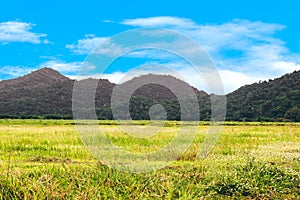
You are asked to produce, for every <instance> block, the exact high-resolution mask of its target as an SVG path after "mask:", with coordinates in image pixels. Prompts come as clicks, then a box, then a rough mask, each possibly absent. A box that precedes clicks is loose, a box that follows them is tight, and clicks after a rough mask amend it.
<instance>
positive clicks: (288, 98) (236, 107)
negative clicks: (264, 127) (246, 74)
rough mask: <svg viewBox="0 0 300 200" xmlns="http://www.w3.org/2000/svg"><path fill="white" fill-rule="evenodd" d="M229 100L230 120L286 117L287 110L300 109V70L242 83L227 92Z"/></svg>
mask: <svg viewBox="0 0 300 200" xmlns="http://www.w3.org/2000/svg"><path fill="white" fill-rule="evenodd" d="M227 102H228V104H227V118H228V119H231V120H241V119H246V120H261V119H274V118H275V119H280V118H284V117H285V114H286V112H287V111H288V110H290V109H292V108H293V107H298V108H300V71H295V72H293V73H290V74H286V75H284V76H282V77H280V78H277V79H274V80H269V81H268V82H267V81H264V82H260V83H254V84H251V85H246V86H243V87H241V88H239V89H238V90H236V91H234V92H232V93H230V94H228V95H227Z"/></svg>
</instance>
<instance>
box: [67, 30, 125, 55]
mask: <svg viewBox="0 0 300 200" xmlns="http://www.w3.org/2000/svg"><path fill="white" fill-rule="evenodd" d="M100 45H101V46H100ZM66 48H68V49H70V50H71V51H72V52H73V53H75V54H79V55H85V54H89V53H91V52H93V53H94V54H99V55H100V54H102V55H112V56H113V55H119V54H120V53H122V52H123V50H124V49H123V48H122V47H120V46H118V45H116V44H114V43H113V42H112V41H111V39H110V38H109V37H96V36H95V35H93V34H86V35H85V38H83V39H80V40H78V42H77V44H68V45H66Z"/></svg>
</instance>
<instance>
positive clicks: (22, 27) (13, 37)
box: [0, 21, 49, 44]
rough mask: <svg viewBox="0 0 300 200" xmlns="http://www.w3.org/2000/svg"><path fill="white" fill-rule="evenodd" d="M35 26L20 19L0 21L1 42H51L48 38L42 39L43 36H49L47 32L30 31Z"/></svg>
mask: <svg viewBox="0 0 300 200" xmlns="http://www.w3.org/2000/svg"><path fill="white" fill-rule="evenodd" d="M33 26H34V25H33V24H31V23H25V22H18V21H10V22H2V23H0V42H2V43H9V42H29V43H33V44H40V43H41V42H44V43H46V44H47V43H49V41H48V40H47V39H46V40H44V41H42V38H44V37H46V36H47V35H46V34H42V33H33V32H31V31H30V30H31V29H32V27H33Z"/></svg>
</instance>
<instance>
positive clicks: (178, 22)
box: [121, 16, 196, 28]
mask: <svg viewBox="0 0 300 200" xmlns="http://www.w3.org/2000/svg"><path fill="white" fill-rule="evenodd" d="M121 24H125V25H130V26H139V27H155V28H157V27H166V26H172V27H173V26H177V27H184V28H191V27H194V26H196V24H195V23H194V22H193V21H192V20H190V19H186V18H178V17H170V16H161V17H149V18H137V19H127V20H124V21H122V22H121Z"/></svg>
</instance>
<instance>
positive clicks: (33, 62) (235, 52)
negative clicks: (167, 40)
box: [0, 0, 300, 92]
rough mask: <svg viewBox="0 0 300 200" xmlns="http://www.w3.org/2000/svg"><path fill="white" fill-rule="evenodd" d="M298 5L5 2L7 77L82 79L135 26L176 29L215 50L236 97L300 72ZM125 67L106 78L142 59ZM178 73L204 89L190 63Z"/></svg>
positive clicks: (0, 48)
mask: <svg viewBox="0 0 300 200" xmlns="http://www.w3.org/2000/svg"><path fill="white" fill-rule="evenodd" d="M299 8H300V3H299V1H296V0H294V1H292V0H290V1H288V0H287V1H281V2H278V3H277V2H276V1H275V2H274V1H261V0H260V1H257V0H253V1H230V0H228V1H189V0H186V1H161V0H160V1H157V0H153V1H147V2H145V1H89V0H86V1H80V2H79V1H77V2H71V1H58V0H51V1H50V0H26V1H16V0H10V1H3V2H1V3H0V53H1V59H0V80H4V79H10V78H15V77H18V76H21V75H24V74H27V73H29V72H31V71H33V70H36V69H39V68H42V67H51V68H54V69H56V70H58V71H59V72H61V73H62V74H64V75H66V76H69V77H71V78H75V77H76V75H77V72H78V69H79V68H80V66H81V63H82V62H83V61H84V59H85V58H86V56H87V55H88V53H89V52H90V51H91V50H92V49H93V48H94V47H96V46H97V45H99V44H101V43H102V42H103V41H107V40H109V38H111V37H112V36H113V35H115V34H118V33H120V32H122V31H126V30H131V29H134V28H169V29H173V30H176V31H179V32H180V33H182V34H185V35H187V36H188V37H190V38H192V39H193V40H195V41H196V42H198V43H199V44H200V45H201V46H202V47H203V48H204V49H205V50H206V51H207V52H208V54H209V55H210V56H211V58H212V60H213V61H214V63H215V64H216V67H217V69H218V70H219V73H220V76H221V78H222V80H223V85H224V88H225V92H230V91H233V90H234V89H237V88H238V87H240V86H242V85H244V84H250V83H253V82H257V81H259V80H266V79H269V78H275V77H278V76H280V75H283V74H285V73H289V72H292V71H294V70H300V28H299V24H300V23H299V22H300V20H299V19H300V17H299V15H300V14H299V12H298V9H299ZM110 45H112V46H109V48H110V49H111V50H115V49H114V46H113V44H110ZM139 59H140V57H139ZM149 60H151V61H152V62H153V59H149V57H148V58H145V59H144V60H143V61H144V62H146V63H147V62H149ZM120 63H122V64H120V65H115V66H114V67H112V68H111V70H109V71H107V72H106V74H105V75H104V77H105V78H108V79H109V80H111V81H112V82H118V81H119V80H120V79H121V78H122V76H124V74H126V72H127V71H128V70H130V66H131V67H132V66H133V65H137V64H140V61H133V59H128V60H126V59H125V58H124V59H123V62H120ZM133 63H134V64H133ZM164 64H169V65H175V64H177V65H179V64H180V63H175V61H169V63H164ZM153 70H154V69H153ZM179 71H181V72H182V73H183V75H185V76H186V77H188V78H185V80H186V81H188V82H189V83H190V84H192V85H194V86H196V87H198V88H199V89H205V88H201V84H198V83H197V81H198V80H197V79H196V78H195V77H194V78H193V74H192V73H191V72H190V71H189V69H188V67H187V66H185V65H184V64H182V66H181V69H180V70H179ZM189 73H190V74H189Z"/></svg>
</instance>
